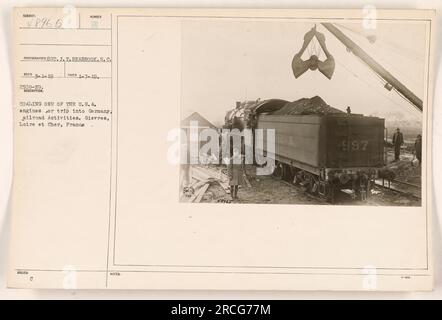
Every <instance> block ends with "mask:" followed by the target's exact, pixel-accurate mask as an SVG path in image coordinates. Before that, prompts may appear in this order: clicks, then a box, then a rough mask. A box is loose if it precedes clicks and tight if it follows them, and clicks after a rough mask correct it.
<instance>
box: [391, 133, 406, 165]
mask: <svg viewBox="0 0 442 320" xmlns="http://www.w3.org/2000/svg"><path fill="white" fill-rule="evenodd" d="M392 142H393V146H394V161H398V160H399V155H400V154H401V146H402V145H403V144H404V136H403V135H402V132H401V130H400V129H399V128H397V129H396V132H395V133H394V135H393V141H392Z"/></svg>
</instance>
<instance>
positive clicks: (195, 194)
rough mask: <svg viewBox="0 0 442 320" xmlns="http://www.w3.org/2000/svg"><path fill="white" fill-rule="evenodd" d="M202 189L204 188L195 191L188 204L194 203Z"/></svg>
mask: <svg viewBox="0 0 442 320" xmlns="http://www.w3.org/2000/svg"><path fill="white" fill-rule="evenodd" d="M202 189H203V187H201V188H199V189H198V190H195V193H194V194H193V195H192V196H191V197H190V198H189V200H188V201H187V202H193V201H194V200H195V199H196V198H197V197H198V195H199V194H200V192H201V190H202Z"/></svg>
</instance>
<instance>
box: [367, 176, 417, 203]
mask: <svg viewBox="0 0 442 320" xmlns="http://www.w3.org/2000/svg"><path fill="white" fill-rule="evenodd" d="M381 181H382V180H381ZM387 182H388V181H387ZM375 184H376V186H377V187H380V188H383V189H386V190H392V191H394V192H397V193H401V194H403V195H406V196H411V197H414V198H417V199H421V188H422V187H421V186H418V185H416V184H412V183H409V182H405V181H400V180H396V179H394V180H391V181H390V183H389V184H388V185H385V183H384V182H380V181H378V180H376V181H375ZM400 185H404V186H406V187H407V188H408V189H410V188H411V189H414V190H415V192H411V191H410V190H403V189H401V188H400V187H399V186H400Z"/></svg>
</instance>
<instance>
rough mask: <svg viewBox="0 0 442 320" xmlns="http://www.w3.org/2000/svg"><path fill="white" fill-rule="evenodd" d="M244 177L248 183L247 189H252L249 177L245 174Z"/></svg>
mask: <svg viewBox="0 0 442 320" xmlns="http://www.w3.org/2000/svg"><path fill="white" fill-rule="evenodd" d="M243 176H244V181H245V182H246V185H247V187H248V188H251V187H252V185H251V184H250V181H249V179H247V176H246V175H245V174H244V175H243Z"/></svg>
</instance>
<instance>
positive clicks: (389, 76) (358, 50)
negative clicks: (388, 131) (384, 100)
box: [322, 22, 423, 112]
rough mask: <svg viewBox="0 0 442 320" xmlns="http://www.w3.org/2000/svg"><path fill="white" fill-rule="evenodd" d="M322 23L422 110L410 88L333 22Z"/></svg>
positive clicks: (419, 102)
mask: <svg viewBox="0 0 442 320" xmlns="http://www.w3.org/2000/svg"><path fill="white" fill-rule="evenodd" d="M322 25H323V26H324V27H325V28H326V29H327V30H328V31H330V32H331V33H332V34H333V35H334V36H335V37H336V38H338V40H339V41H341V42H342V43H343V44H344V45H345V46H346V47H347V48H348V49H349V50H350V51H351V52H353V54H354V55H356V56H357V57H359V58H360V59H361V60H362V61H364V62H365V63H366V64H367V65H368V66H369V67H370V68H371V69H372V70H373V71H374V72H376V73H377V74H378V75H379V76H380V77H381V78H382V79H384V80H385V81H386V82H387V83H389V84H390V85H391V86H393V88H395V89H396V90H397V91H398V92H399V93H400V94H402V95H403V96H404V97H405V98H406V99H407V100H408V101H410V102H411V103H412V104H413V105H414V106H415V107H416V108H417V109H419V110H420V111H421V112H422V109H423V103H422V100H421V99H420V98H419V97H418V96H416V95H415V94H414V93H413V92H412V91H411V90H410V89H408V88H407V87H406V86H405V85H404V84H402V82H400V81H399V80H398V79H397V78H395V77H394V76H393V75H392V74H391V73H390V72H388V71H387V70H386V69H385V68H384V67H383V66H382V65H380V64H379V63H378V62H377V61H376V60H374V59H373V58H372V57H371V56H370V55H369V54H368V53H366V52H365V51H364V50H363V49H362V48H361V47H359V46H358V45H357V44H356V43H354V42H353V40H351V39H350V38H349V37H347V36H346V35H345V34H344V33H343V32H342V31H341V30H339V29H338V28H337V27H335V26H334V25H333V24H331V23H328V22H323V23H322Z"/></svg>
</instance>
